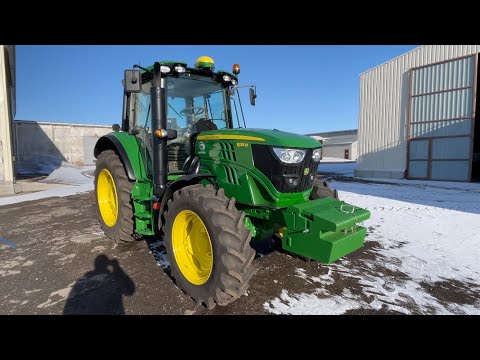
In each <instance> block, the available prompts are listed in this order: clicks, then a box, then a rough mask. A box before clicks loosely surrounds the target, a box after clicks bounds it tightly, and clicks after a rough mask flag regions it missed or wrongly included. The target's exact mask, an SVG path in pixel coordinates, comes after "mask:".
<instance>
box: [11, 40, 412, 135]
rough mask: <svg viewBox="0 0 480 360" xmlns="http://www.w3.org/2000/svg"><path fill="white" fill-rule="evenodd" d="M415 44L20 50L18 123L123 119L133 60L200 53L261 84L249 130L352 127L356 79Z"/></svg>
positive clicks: (243, 80) (249, 110)
mask: <svg viewBox="0 0 480 360" xmlns="http://www.w3.org/2000/svg"><path fill="white" fill-rule="evenodd" d="M415 47H416V45H368V46H367V45H354V46H343V45H329V46H323V45H318V46H317V45H315V46H313V45H312V46H300V45H288V46H287V45H284V46H267V45H248V46H247V45H228V46H220V45H208V46H203V45H192V46H185V45H182V46H176V45H168V46H167V45H155V46H137V45H133V46H105V45H95V46H77V45H75V46H58V45H57V46H43V45H35V46H26V45H19V46H17V113H16V116H15V118H16V119H18V120H37V121H54V122H71V123H84V124H102V125H111V124H113V123H120V122H121V111H122V91H123V90H122V86H121V79H122V77H123V71H124V70H125V69H127V68H131V66H132V65H133V64H135V63H140V64H141V65H143V66H148V65H151V64H153V62H155V61H157V60H179V61H184V62H187V63H188V65H189V66H193V63H194V62H195V60H196V59H197V58H198V57H199V56H201V55H208V56H210V57H212V58H213V59H214V60H215V64H216V69H217V70H220V69H223V70H226V71H231V67H232V65H233V64H234V63H239V64H240V67H241V73H240V76H239V82H240V85H242V84H255V85H257V95H258V97H257V104H256V106H255V107H251V106H250V104H249V103H248V92H247V90H246V89H245V90H244V91H243V93H242V95H243V105H244V112H245V117H246V122H247V126H248V127H257V128H258V127H262V128H276V129H279V130H284V131H291V132H296V133H311V132H322V131H331V130H344V129H353V128H356V127H357V124H358V97H359V77H358V75H359V74H360V73H361V72H363V71H365V70H368V69H370V68H372V67H374V66H376V65H378V64H381V63H382V62H385V61H388V60H390V59H392V58H393V57H395V56H398V55H401V54H403V53H405V52H407V51H409V50H411V49H413V48H415Z"/></svg>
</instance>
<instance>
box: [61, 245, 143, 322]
mask: <svg viewBox="0 0 480 360" xmlns="http://www.w3.org/2000/svg"><path fill="white" fill-rule="evenodd" d="M94 265H95V268H94V269H93V270H92V271H89V272H87V273H86V274H85V275H83V276H82V277H81V278H80V279H78V280H77V281H76V283H75V285H74V286H73V288H72V290H71V291H70V294H69V295H68V299H67V302H66V304H65V308H64V309H63V314H64V315H124V314H125V310H124V307H123V296H124V295H125V296H131V295H133V293H134V292H135V284H134V283H133V281H132V279H130V277H129V276H128V275H127V274H126V273H125V272H124V271H123V270H122V268H121V267H120V264H119V263H118V260H117V259H110V258H108V257H107V256H106V255H104V254H101V255H98V256H97V257H96V258H95V261H94Z"/></svg>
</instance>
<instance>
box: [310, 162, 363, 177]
mask: <svg viewBox="0 0 480 360" xmlns="http://www.w3.org/2000/svg"><path fill="white" fill-rule="evenodd" d="M356 168H357V163H356V162H348V163H334V164H332V163H322V162H320V164H319V165H318V170H317V171H318V172H319V173H321V174H324V173H329V174H330V173H331V174H335V175H342V176H350V177H353V171H354V170H355V169H356Z"/></svg>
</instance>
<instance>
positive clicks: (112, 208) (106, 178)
mask: <svg viewBox="0 0 480 360" xmlns="http://www.w3.org/2000/svg"><path fill="white" fill-rule="evenodd" d="M97 199H98V207H99V208H100V214H101V215H102V219H103V222H104V223H105V224H106V225H107V226H109V227H113V226H114V225H115V224H116V223H117V217H118V197H117V188H116V187H115V181H113V176H112V174H111V173H110V171H108V170H107V169H102V171H100V174H99V175H98V181H97Z"/></svg>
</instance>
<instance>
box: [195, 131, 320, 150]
mask: <svg viewBox="0 0 480 360" xmlns="http://www.w3.org/2000/svg"><path fill="white" fill-rule="evenodd" d="M202 135H216V136H220V135H241V136H254V137H259V138H262V139H264V140H265V141H245V142H247V143H253V144H267V145H272V146H279V147H292V148H302V149H310V148H319V147H321V146H322V145H321V144H320V142H319V141H318V140H315V139H314V138H312V137H310V136H305V135H298V134H292V133H288V132H285V131H280V130H268V129H229V130H213V131H204V132H202ZM236 142H243V140H238V141H236Z"/></svg>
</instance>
